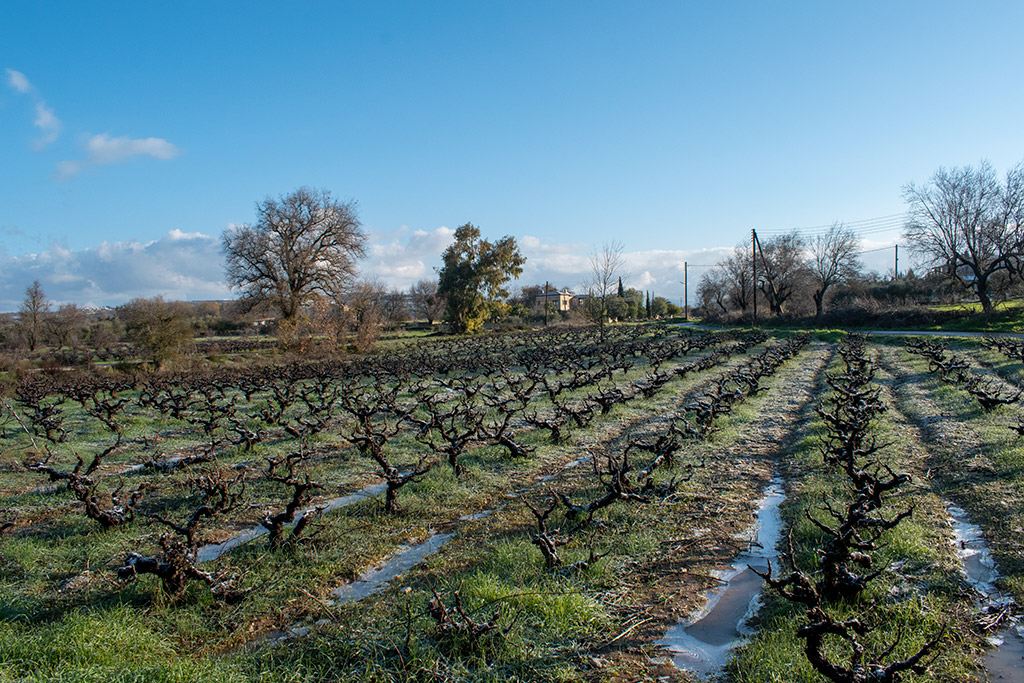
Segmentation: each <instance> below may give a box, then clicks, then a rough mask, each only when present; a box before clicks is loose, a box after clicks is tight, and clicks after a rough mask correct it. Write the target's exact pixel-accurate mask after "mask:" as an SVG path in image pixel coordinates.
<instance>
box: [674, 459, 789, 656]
mask: <svg viewBox="0 0 1024 683" xmlns="http://www.w3.org/2000/svg"><path fill="white" fill-rule="evenodd" d="M783 500H785V494H784V493H783V491H782V480H781V479H779V478H776V479H773V480H772V483H771V484H770V485H769V486H768V488H767V489H765V494H764V498H762V499H761V501H760V503H759V505H758V510H757V522H756V524H755V525H754V527H753V528H752V529H751V531H750V533H749V534H745V535H744V537H745V538H747V539H748V540H749V541H750V548H749V550H747V551H746V552H743V553H740V555H739V556H737V557H736V559H735V560H733V563H732V567H731V568H729V569H728V570H725V571H718V572H714V576H715V577H716V578H718V579H719V580H721V581H722V583H723V585H722V586H721V587H719V588H716V589H714V590H712V591H710V592H709V593H708V594H707V598H708V601H707V604H706V605H705V606H704V607H703V608H702V609H701V610H700V611H699V612H697V613H696V614H694V615H693V616H691V617H690V618H689V619H687V620H686V621H682V622H680V623H679V624H676V625H675V626H673V627H672V628H670V629H669V630H668V632H667V633H666V634H665V637H664V638H662V639H661V640H659V641H658V642H657V643H656V644H657V645H660V646H662V647H663V648H664V649H666V650H668V652H669V653H670V655H671V657H672V662H673V663H674V664H675V665H676V667H677V668H679V669H685V670H687V671H692V672H694V673H696V674H700V675H708V674H711V673H714V672H716V671H719V670H721V669H722V668H723V667H724V666H725V663H726V661H728V659H729V655H730V653H731V652H732V650H733V649H734V648H735V647H736V646H737V645H739V644H741V643H742V642H743V640H744V639H745V638H746V637H747V636H749V635H751V631H750V629H749V628H748V627H747V622H748V621H749V620H750V618H751V617H752V616H753V615H755V614H756V613H757V610H758V609H760V607H761V586H762V584H763V582H762V581H761V577H759V576H758V575H757V574H755V573H754V572H753V571H751V569H750V567H754V568H755V569H758V570H760V571H764V570H766V569H767V568H768V560H769V559H771V560H775V559H776V557H777V556H778V553H777V551H776V546H777V545H778V543H779V539H780V538H781V537H782V517H781V516H780V515H779V504H780V503H782V501H783ZM774 564H775V565H776V566H778V562H774ZM747 565H750V567H748V566H747Z"/></svg>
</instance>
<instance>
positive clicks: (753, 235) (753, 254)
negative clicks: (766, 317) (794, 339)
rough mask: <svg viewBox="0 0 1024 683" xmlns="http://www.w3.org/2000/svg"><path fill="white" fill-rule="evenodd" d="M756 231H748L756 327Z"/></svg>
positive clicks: (755, 322) (755, 323)
mask: <svg viewBox="0 0 1024 683" xmlns="http://www.w3.org/2000/svg"><path fill="white" fill-rule="evenodd" d="M756 248H757V230H754V229H751V230H750V263H751V264H752V265H753V267H754V280H753V283H752V287H753V290H754V325H755V326H756V325H757V252H756V251H755V249H756Z"/></svg>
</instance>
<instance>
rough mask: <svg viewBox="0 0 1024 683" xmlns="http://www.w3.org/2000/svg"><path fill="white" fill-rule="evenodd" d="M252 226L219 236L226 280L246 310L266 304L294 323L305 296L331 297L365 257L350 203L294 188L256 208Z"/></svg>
mask: <svg viewBox="0 0 1024 683" xmlns="http://www.w3.org/2000/svg"><path fill="white" fill-rule="evenodd" d="M256 216H257V220H256V224H255V225H242V226H240V227H234V228H228V229H227V230H225V231H224V233H223V235H222V236H221V245H222V250H223V252H224V255H225V257H226V258H227V266H226V273H227V280H228V284H229V285H231V286H232V287H234V288H238V289H241V290H242V294H243V297H244V298H245V300H246V301H247V302H248V303H249V304H251V305H256V304H258V303H262V302H266V303H269V304H270V305H271V306H273V307H274V308H276V309H277V310H279V311H280V312H281V315H282V316H283V317H284V318H285V319H287V320H294V319H295V318H296V317H297V316H298V315H299V313H300V311H301V309H302V307H303V305H305V303H306V302H307V300H308V299H309V297H310V295H311V294H313V293H314V292H319V293H321V294H324V295H326V296H330V297H337V296H338V294H339V292H341V291H342V289H343V288H344V285H345V284H346V283H348V282H349V281H350V280H351V279H352V278H353V277H354V276H355V273H356V259H357V258H359V257H361V256H363V255H364V253H365V243H366V234H365V233H364V232H363V230H362V228H361V227H360V223H359V218H358V216H357V214H356V203H355V201H349V202H340V201H337V200H335V199H334V197H332V196H331V193H330V192H328V191H327V190H312V189H310V188H307V187H300V188H299V189H297V190H295V191H294V192H292V193H291V194H288V195H284V196H282V197H281V198H279V199H274V198H272V197H267V198H266V199H264V200H263V201H262V202H259V203H257V204H256Z"/></svg>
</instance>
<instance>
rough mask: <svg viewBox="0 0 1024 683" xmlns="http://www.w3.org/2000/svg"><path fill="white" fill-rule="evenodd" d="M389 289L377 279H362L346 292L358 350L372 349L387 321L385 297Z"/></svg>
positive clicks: (362, 351)
mask: <svg viewBox="0 0 1024 683" xmlns="http://www.w3.org/2000/svg"><path fill="white" fill-rule="evenodd" d="M387 294H388V290H387V288H386V287H385V286H384V284H383V283H382V282H380V281H379V280H376V279H370V280H360V281H359V282H357V283H356V284H355V285H354V286H352V287H350V288H349V289H348V291H347V292H346V293H345V306H346V312H347V313H348V317H349V325H350V327H351V328H352V329H353V330H354V331H355V335H356V336H355V345H356V350H357V351H359V352H360V353H366V352H367V351H372V350H373V347H374V344H376V343H377V338H378V337H379V336H380V333H381V329H382V328H383V326H384V323H385V314H384V307H383V305H384V299H385V297H387Z"/></svg>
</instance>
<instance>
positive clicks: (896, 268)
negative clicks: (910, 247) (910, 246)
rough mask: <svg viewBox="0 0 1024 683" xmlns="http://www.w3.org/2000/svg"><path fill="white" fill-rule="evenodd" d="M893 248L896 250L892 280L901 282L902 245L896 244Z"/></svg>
mask: <svg viewBox="0 0 1024 683" xmlns="http://www.w3.org/2000/svg"><path fill="white" fill-rule="evenodd" d="M892 246H893V249H894V250H895V256H894V261H893V264H892V279H893V280H899V279H900V245H898V244H894V245H892Z"/></svg>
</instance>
